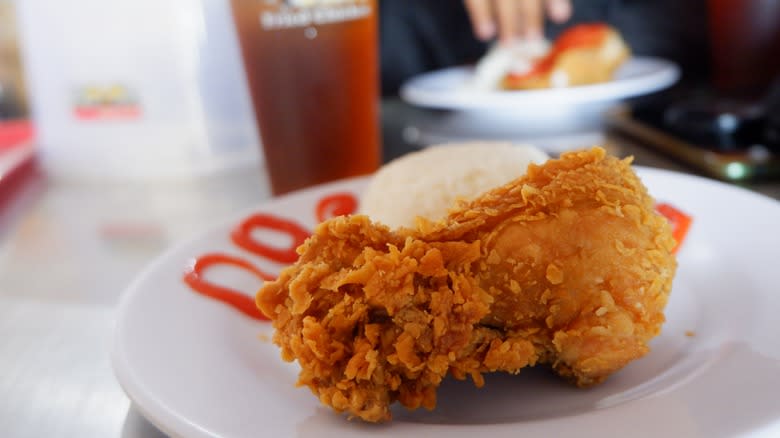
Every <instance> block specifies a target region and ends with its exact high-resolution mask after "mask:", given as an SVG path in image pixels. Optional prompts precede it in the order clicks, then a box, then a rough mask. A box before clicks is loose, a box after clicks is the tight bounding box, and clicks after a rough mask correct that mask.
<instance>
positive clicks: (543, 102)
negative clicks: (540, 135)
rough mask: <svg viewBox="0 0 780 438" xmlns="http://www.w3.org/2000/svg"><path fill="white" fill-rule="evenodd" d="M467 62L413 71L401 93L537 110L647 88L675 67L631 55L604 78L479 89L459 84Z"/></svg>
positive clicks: (431, 102) (417, 100)
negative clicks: (516, 88)
mask: <svg viewBox="0 0 780 438" xmlns="http://www.w3.org/2000/svg"><path fill="white" fill-rule="evenodd" d="M473 72H474V68H473V67H452V68H447V69H443V70H437V71H433V72H430V73H424V74H422V75H419V76H415V77H413V78H411V79H410V80H409V81H407V82H406V83H405V84H404V85H403V86H402V87H401V92H400V94H401V97H402V98H403V99H404V100H406V101H407V102H409V103H412V104H414V105H419V106H424V107H431V108H441V109H458V110H473V109H507V110H512V111H515V112H523V111H528V112H531V113H533V112H538V111H544V110H545V109H546V108H550V109H556V110H560V108H561V107H562V106H574V105H583V104H592V103H597V102H609V101H615V100H619V99H625V98H629V97H633V96H639V95H642V94H647V93H651V92H654V91H658V90H661V89H664V88H666V87H668V86H670V85H672V84H674V83H675V82H676V81H677V79H678V78H679V77H680V69H679V68H678V67H677V66H676V65H675V64H674V63H672V62H670V61H666V60H664V59H659V58H652V57H641V56H635V57H632V58H630V59H629V60H628V61H626V62H625V63H624V64H623V65H622V66H621V67H620V68H619V69H618V70H617V71H616V72H615V77H614V79H613V80H612V81H610V82H605V83H602V84H594V85H582V86H577V87H564V88H550V89H544V90H520V91H500V90H499V91H483V90H475V89H471V88H469V87H467V86H465V85H466V84H467V83H468V81H469V80H470V79H471V77H472V75H473Z"/></svg>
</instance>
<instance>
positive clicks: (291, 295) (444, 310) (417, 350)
mask: <svg viewBox="0 0 780 438" xmlns="http://www.w3.org/2000/svg"><path fill="white" fill-rule="evenodd" d="M674 244H675V242H674V239H673V238H672V236H671V232H670V229H669V226H668V224H667V222H666V220H665V219H664V218H663V217H661V216H659V215H658V214H657V213H656V212H655V211H654V209H653V200H652V198H651V197H650V196H649V195H648V194H647V191H646V189H645V187H644V186H643V185H642V184H641V182H640V181H639V179H638V178H637V176H636V175H635V174H634V172H633V171H632V169H631V168H630V160H629V159H626V160H618V159H617V158H614V157H610V156H607V155H606V154H605V152H604V150H603V149H600V148H594V149H592V150H589V151H583V152H576V153H568V154H564V155H563V156H562V157H561V158H560V159H557V160H550V161H548V162H547V163H545V164H543V165H539V166H537V165H533V164H532V165H531V166H529V168H528V171H527V174H526V175H525V176H524V177H522V178H519V179H517V180H515V181H513V182H510V183H508V184H506V185H504V186H501V187H498V188H496V189H493V190H491V191H489V192H487V193H485V194H483V195H482V196H480V197H479V198H477V199H475V200H472V201H468V202H466V201H463V202H462V203H461V204H460V205H458V206H456V208H455V209H454V210H453V211H451V213H450V214H449V216H448V217H447V218H446V219H445V220H442V221H440V222H435V223H434V222H428V221H425V220H422V219H420V220H418V223H417V226H416V228H414V229H403V228H402V229H399V230H395V231H393V230H390V229H388V228H387V227H385V226H383V225H381V224H377V223H372V222H371V220H370V219H369V218H368V217H365V216H350V217H339V218H335V219H332V220H329V221H327V222H324V223H322V224H320V225H319V226H318V227H317V228H316V230H315V232H314V235H313V236H312V237H311V238H309V240H308V241H307V242H306V243H305V244H304V245H302V246H301V247H300V248H299V250H298V252H299V254H300V259H299V260H298V261H297V262H296V263H295V264H294V265H292V266H290V267H288V268H287V269H285V270H284V271H282V273H281V275H280V276H279V278H278V279H277V280H276V281H273V282H269V283H267V284H266V285H264V287H263V288H262V289H261V290H260V291H259V292H258V294H257V304H258V306H259V308H260V309H261V310H262V311H263V312H264V313H265V314H266V315H268V316H269V317H271V318H272V319H273V324H274V327H275V328H276V333H275V335H274V342H275V343H276V344H278V345H279V346H280V347H281V350H282V357H283V358H284V359H285V360H287V361H292V360H297V361H298V363H299V364H300V366H301V372H300V376H299V377H300V378H299V384H300V385H306V386H308V387H309V388H311V390H312V391H313V392H314V394H316V395H317V396H318V397H319V399H320V400H321V402H322V403H324V404H326V405H329V406H331V407H332V408H333V409H335V410H336V411H339V412H344V411H346V412H348V413H349V414H350V415H353V416H357V417H360V418H362V419H363V420H366V421H385V420H389V419H390V418H391V414H390V410H389V406H390V404H391V403H393V402H394V401H399V402H400V403H401V404H403V405H404V406H406V407H407V408H409V409H415V408H418V407H421V406H422V407H425V408H427V409H433V408H434V407H435V404H436V389H437V387H438V386H439V384H440V383H441V381H442V379H444V378H445V377H446V376H447V375H452V376H454V377H455V378H457V379H465V378H467V377H470V378H471V379H473V381H474V383H475V384H476V385H477V386H482V385H483V383H484V381H483V378H482V373H485V372H495V371H504V372H508V373H518V372H519V371H520V370H521V369H522V368H524V367H527V366H533V365H536V364H549V365H550V366H551V367H552V368H553V369H554V370H555V371H556V372H557V373H559V374H560V375H562V376H564V377H566V378H569V379H571V380H572V381H573V382H575V383H576V384H577V385H579V386H588V385H592V384H595V383H599V382H601V381H602V380H604V379H605V378H606V377H607V376H608V375H609V374H611V373H613V372H615V371H617V370H619V369H620V368H622V367H623V366H625V365H626V364H627V363H629V362H630V361H632V360H634V359H637V358H639V357H641V356H643V355H644V354H645V353H647V351H648V346H647V342H648V341H649V340H650V339H651V338H653V337H654V336H656V335H657V334H658V333H659V332H660V329H661V325H662V323H663V321H664V316H663V309H664V306H665V304H666V301H667V297H668V294H669V291H670V289H671V284H672V278H673V276H674V273H675V268H676V262H675V259H674V257H673V255H672V254H671V250H672V248H673V246H674Z"/></svg>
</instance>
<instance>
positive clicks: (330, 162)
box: [232, 0, 380, 194]
mask: <svg viewBox="0 0 780 438" xmlns="http://www.w3.org/2000/svg"><path fill="white" fill-rule="evenodd" d="M232 6H233V15H234V19H235V23H236V27H237V30H238V36H239V40H240V43H241V49H242V54H243V59H244V66H245V68H246V74H247V79H248V82H249V89H250V92H251V94H252V100H253V102H254V108H255V116H256V118H257V123H258V126H259V128H260V137H261V139H262V143H263V151H264V154H265V160H266V163H267V166H268V171H269V173H270V176H271V188H272V191H273V193H274V194H281V193H285V192H289V191H291V190H295V189H298V188H302V187H306V186H309V185H313V184H318V183H322V182H326V181H331V180H335V179H340V178H344V177H349V176H354V175H361V174H367V173H371V172H373V171H374V170H376V168H377V167H378V165H379V160H380V147H379V128H378V123H379V115H378V110H379V108H378V105H379V101H378V93H379V91H378V90H379V78H378V59H377V24H376V2H375V1H374V0H372V1H338V0H336V1H333V0H331V1H326V0H319V1H316V0H315V1H311V0H310V1H305V0H298V1H293V0H288V1H282V0H280V1H268V0H233V1H232Z"/></svg>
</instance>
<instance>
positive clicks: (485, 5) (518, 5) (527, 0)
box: [464, 0, 572, 43]
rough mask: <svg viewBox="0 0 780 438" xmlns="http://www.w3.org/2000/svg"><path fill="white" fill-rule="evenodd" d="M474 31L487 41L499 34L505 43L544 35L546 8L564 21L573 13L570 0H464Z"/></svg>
mask: <svg viewBox="0 0 780 438" xmlns="http://www.w3.org/2000/svg"><path fill="white" fill-rule="evenodd" d="M464 2H465V4H466V10H467V11H468V13H469V17H470V18H471V26H472V29H473V30H474V35H475V36H476V37H477V38H479V39H480V40H483V41H486V40H489V39H491V38H494V37H496V35H498V38H499V40H500V41H501V42H502V43H510V42H512V41H513V40H516V39H518V38H519V39H540V38H542V37H543V36H544V14H545V11H546V13H547V15H548V16H549V17H550V19H551V20H553V21H555V22H557V23H562V22H564V21H566V20H568V19H569V17H570V16H571V9H572V6H571V1H570V0H464Z"/></svg>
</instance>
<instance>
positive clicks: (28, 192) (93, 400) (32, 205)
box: [0, 100, 780, 438]
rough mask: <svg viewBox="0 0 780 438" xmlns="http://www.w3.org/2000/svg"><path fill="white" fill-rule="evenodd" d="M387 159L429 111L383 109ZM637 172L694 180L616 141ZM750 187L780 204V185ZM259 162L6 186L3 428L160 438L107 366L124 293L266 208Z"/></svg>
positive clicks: (0, 282) (30, 433)
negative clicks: (216, 231)
mask: <svg viewBox="0 0 780 438" xmlns="http://www.w3.org/2000/svg"><path fill="white" fill-rule="evenodd" d="M382 110H383V114H382V122H383V127H384V151H385V156H384V159H385V161H387V160H390V159H392V158H395V157H398V156H400V155H402V154H404V153H407V152H409V151H412V150H414V149H416V146H413V145H411V144H410V143H409V142H408V141H407V140H408V139H407V138H405V136H407V137H408V132H406V133H405V128H406V127H407V126H408V124H409V123H410V121H413V120H415V119H417V118H419V117H425V116H426V113H425V110H422V109H418V108H413V107H411V106H409V105H406V104H404V103H402V102H400V101H398V100H386V101H384V102H383V105H382ZM605 137H606V140H607V147H608V149H609V150H610V152H612V153H613V154H616V155H619V156H627V155H633V156H634V157H635V163H636V164H638V165H642V166H651V167H660V168H664V169H670V170H674V171H680V172H691V170H690V169H689V168H687V167H685V166H682V165H680V164H678V163H676V162H675V161H673V160H671V159H669V158H667V157H664V156H662V155H659V154H657V153H655V152H652V151H650V150H648V149H645V148H643V147H642V146H641V145H639V144H637V143H635V142H632V141H630V140H628V139H626V138H622V137H617V136H615V135H614V134H609V133H607V134H605ZM745 187H746V188H747V189H750V190H754V191H756V192H759V193H763V194H765V195H768V196H771V197H774V198H775V199H780V182H765V183H755V184H749V185H746V186H745ZM269 196H270V190H269V187H268V184H267V182H266V175H265V174H264V170H263V169H262V168H258V166H257V165H256V164H254V163H252V164H247V165H246V166H244V167H241V168H237V169H234V170H231V171H229V172H224V173H220V174H215V175H211V176H208V177H202V178H199V179H193V180H187V181H169V182H155V183H151V182H150V183H134V184H118V183H99V184H98V183H94V182H93V183H86V182H76V181H71V182H64V181H60V182H55V181H49V180H47V178H46V177H45V175H43V174H41V173H40V172H38V171H36V170H35V169H34V167H31V166H28V167H27V168H26V169H23V171H22V172H20V173H19V174H16V175H12V176H10V177H6V178H5V180H0V337H2V339H3V341H2V342H1V343H0V376H1V377H0V394H3V397H2V398H0V430H2V431H3V433H2V434H3V436H9V437H42V436H45V437H83V438H88V437H112V436H122V437H150V436H152V437H153V436H161V433H160V432H158V431H156V429H154V427H153V426H151V425H150V424H149V423H148V422H146V421H145V420H144V419H143V417H141V416H140V415H139V414H138V413H137V412H136V411H135V410H134V409H133V408H132V407H131V403H130V401H129V400H128V399H127V397H126V396H125V395H124V393H123V392H122V390H121V388H120V386H119V384H118V383H117V381H116V380H115V379H114V377H113V373H112V371H111V365H110V360H109V352H110V348H111V336H112V327H113V323H114V309H115V307H116V304H117V302H118V300H119V297H120V295H121V293H122V291H123V289H124V288H125V287H126V286H127V285H128V284H129V283H130V281H131V280H132V279H133V277H134V276H135V275H137V274H138V272H139V271H140V270H141V269H143V267H144V266H145V265H146V264H148V263H149V262H150V261H151V260H152V259H153V258H155V257H156V256H157V255H159V254H160V253H161V252H162V251H164V250H165V249H166V248H167V247H169V246H171V245H174V244H176V243H177V242H180V241H182V240H185V239H187V238H189V237H190V236H192V235H194V234H196V233H198V232H199V231H202V230H205V229H207V228H208V227H210V226H211V225H212V224H213V223H215V222H217V221H219V220H220V219H222V218H225V217H229V216H231V215H234V214H236V212H239V211H241V210H245V209H247V208H250V207H251V206H253V205H256V204H258V203H260V202H262V201H263V200H265V199H268V198H269Z"/></svg>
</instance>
